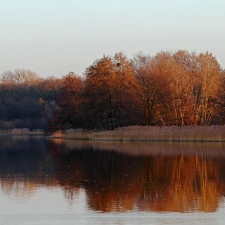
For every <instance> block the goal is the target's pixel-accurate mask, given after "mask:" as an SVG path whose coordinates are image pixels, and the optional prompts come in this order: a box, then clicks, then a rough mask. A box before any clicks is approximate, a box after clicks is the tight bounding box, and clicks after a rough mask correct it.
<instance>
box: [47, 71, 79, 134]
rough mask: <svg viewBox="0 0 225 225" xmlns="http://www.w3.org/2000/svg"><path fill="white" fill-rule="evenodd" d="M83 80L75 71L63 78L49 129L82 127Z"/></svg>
mask: <svg viewBox="0 0 225 225" xmlns="http://www.w3.org/2000/svg"><path fill="white" fill-rule="evenodd" d="M82 91H83V81H82V79H81V77H78V76H77V75H75V74H74V73H73V72H70V73H69V74H68V75H67V76H65V77H64V79H63V86H62V88H61V91H60V94H59V96H58V101H57V109H56V112H55V114H54V116H53V117H52V118H50V120H49V126H48V128H47V130H48V131H52V130H58V129H60V130H65V129H69V128H81V127H82V109H81V106H82V101H83V99H82Z"/></svg>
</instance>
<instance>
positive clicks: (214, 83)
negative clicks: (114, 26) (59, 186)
mask: <svg viewBox="0 0 225 225" xmlns="http://www.w3.org/2000/svg"><path fill="white" fill-rule="evenodd" d="M224 78H225V71H224V70H223V69H222V68H221V66H220V65H219V63H218V62H217V59H216V57H215V56H213V55H212V54H211V53H208V52H206V53H200V54H197V53H195V52H187V51H183V50H179V51H177V52H159V53H157V54H156V55H155V56H149V55H144V54H142V53H140V54H137V55H135V56H134V57H133V58H132V59H129V58H127V56H126V55H125V54H123V53H121V52H120V53H116V54H115V55H113V56H105V55H104V56H103V57H102V58H101V59H97V60H95V61H94V62H93V64H92V65H90V66H89V67H87V68H86V70H85V72H84V76H82V77H81V76H77V75H76V74H75V73H74V72H69V74H68V75H66V76H64V77H62V78H61V79H56V78H54V77H49V78H45V79H42V78H40V77H39V76H38V75H37V74H36V73H34V72H32V71H30V70H25V69H22V70H20V69H16V70H15V71H6V72H5V73H3V74H2V77H1V82H0V129H1V130H7V129H14V128H28V129H30V130H33V129H45V131H46V132H48V133H54V132H59V133H58V134H60V133H61V132H65V131H67V130H68V129H73V130H76V131H77V129H80V130H92V131H93V130H94V131H95V132H92V133H91V132H86V133H85V135H84V132H83V131H82V132H81V134H82V136H83V137H84V136H85V138H90V136H91V138H93V136H94V135H95V138H97V139H98V138H99V139H100V137H103V138H104V139H110V138H113V139H121V140H127V139H129V140H136V139H141V140H150V139H151V140H155V139H157V140H158V139H159V140H163V139H165V137H166V139H170V138H171V139H177V140H178V139H179V140H184V139H185V140H203V139H204V140H205V139H211V140H217V141H219V140H222V139H223V135H222V133H223V131H222V130H223V126H221V125H223V124H224V123H225V117H224V115H225V112H224V110H225V107H224V106H225V101H224V100H225V79H224ZM209 125H220V126H218V127H217V128H216V126H213V127H212V126H210V128H207V126H209ZM200 126H202V128H199V127H200ZM125 127H127V128H125ZM162 127H163V128H162ZM178 127H182V129H179V128H178ZM193 127H195V128H193ZM198 129H200V130H198ZM106 130H108V131H106ZM189 130H190V132H189ZM208 130H211V131H212V133H210V132H211V131H210V132H209V133H207V132H208ZM96 131H98V132H96ZM206 131H207V132H206ZM199 132H200V133H201V137H200V136H199ZM153 133H155V136H154V135H153ZM172 133H173V134H172ZM71 135H72V136H74V137H75V136H76V135H77V136H79V135H80V134H79V132H73V134H70V133H69V132H66V133H65V135H64V136H67V137H69V136H71Z"/></svg>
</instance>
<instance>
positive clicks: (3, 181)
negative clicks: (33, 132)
mask: <svg viewBox="0 0 225 225" xmlns="http://www.w3.org/2000/svg"><path fill="white" fill-rule="evenodd" d="M1 143H2V145H1V148H0V185H1V186H0V188H2V189H4V190H6V191H9V190H11V191H12V189H13V187H15V183H16V182H17V183H18V182H21V181H22V182H23V184H24V186H26V185H25V183H28V184H29V185H30V186H32V187H33V186H35V187H37V186H38V185H45V186H48V187H51V186H59V187H61V188H62V189H63V190H64V192H65V196H66V198H67V199H68V201H71V200H72V199H73V198H74V196H76V193H77V192H78V191H79V190H80V189H81V188H82V189H84V190H85V193H86V199H87V204H88V206H89V208H90V209H91V210H95V211H101V212H126V211H129V210H135V211H154V212H195V211H203V212H215V211H217V210H218V209H219V208H220V205H221V203H222V201H223V199H224V194H225V176H224V169H225V153H224V150H223V149H224V147H225V145H224V144H223V143H189V144H188V143H131V142H127V143H119V142H82V141H63V140H61V139H55V140H48V139H37V138H36V139H35V138H32V139H31V138H28V139H20V138H18V139H14V140H12V139H11V138H8V139H7V138H6V137H5V139H4V140H3V139H2V138H1ZM28 189H29V188H28ZM26 191H27V190H26V189H25V191H24V193H25V194H26Z"/></svg>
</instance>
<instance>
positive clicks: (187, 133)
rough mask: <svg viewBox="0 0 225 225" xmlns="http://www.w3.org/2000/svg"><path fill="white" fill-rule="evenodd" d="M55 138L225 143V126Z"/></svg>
mask: <svg viewBox="0 0 225 225" xmlns="http://www.w3.org/2000/svg"><path fill="white" fill-rule="evenodd" d="M53 136H55V137H62V138H67V139H77V140H95V141H100V140H103V141H180V142H194V141H200V142H225V126H205V127H204V126H195V127H193V126H184V127H178V126H168V127H148V126H129V127H122V128H117V129H116V130H113V131H101V132H91V131H90V132H88V131H83V130H81V129H79V130H68V131H66V132H64V133H58V134H55V135H53Z"/></svg>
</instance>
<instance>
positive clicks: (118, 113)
mask: <svg viewBox="0 0 225 225" xmlns="http://www.w3.org/2000/svg"><path fill="white" fill-rule="evenodd" d="M85 74H86V79H85V97H86V103H85V113H86V117H87V118H89V120H88V121H87V122H88V126H90V127H92V128H105V129H114V128H115V127H118V126H125V125H131V124H137V123H139V121H140V114H139V112H140V110H139V108H140V104H139V98H138V89H139V85H138V83H137V80H136V78H135V76H134V70H133V68H132V64H131V63H130V62H129V60H128V59H127V57H126V56H125V55H124V54H123V53H117V54H115V55H114V56H113V57H109V56H103V57H102V58H101V59H99V60H96V61H95V62H94V63H93V64H92V65H91V66H90V67H88V68H87V69H86V73H85Z"/></svg>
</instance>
